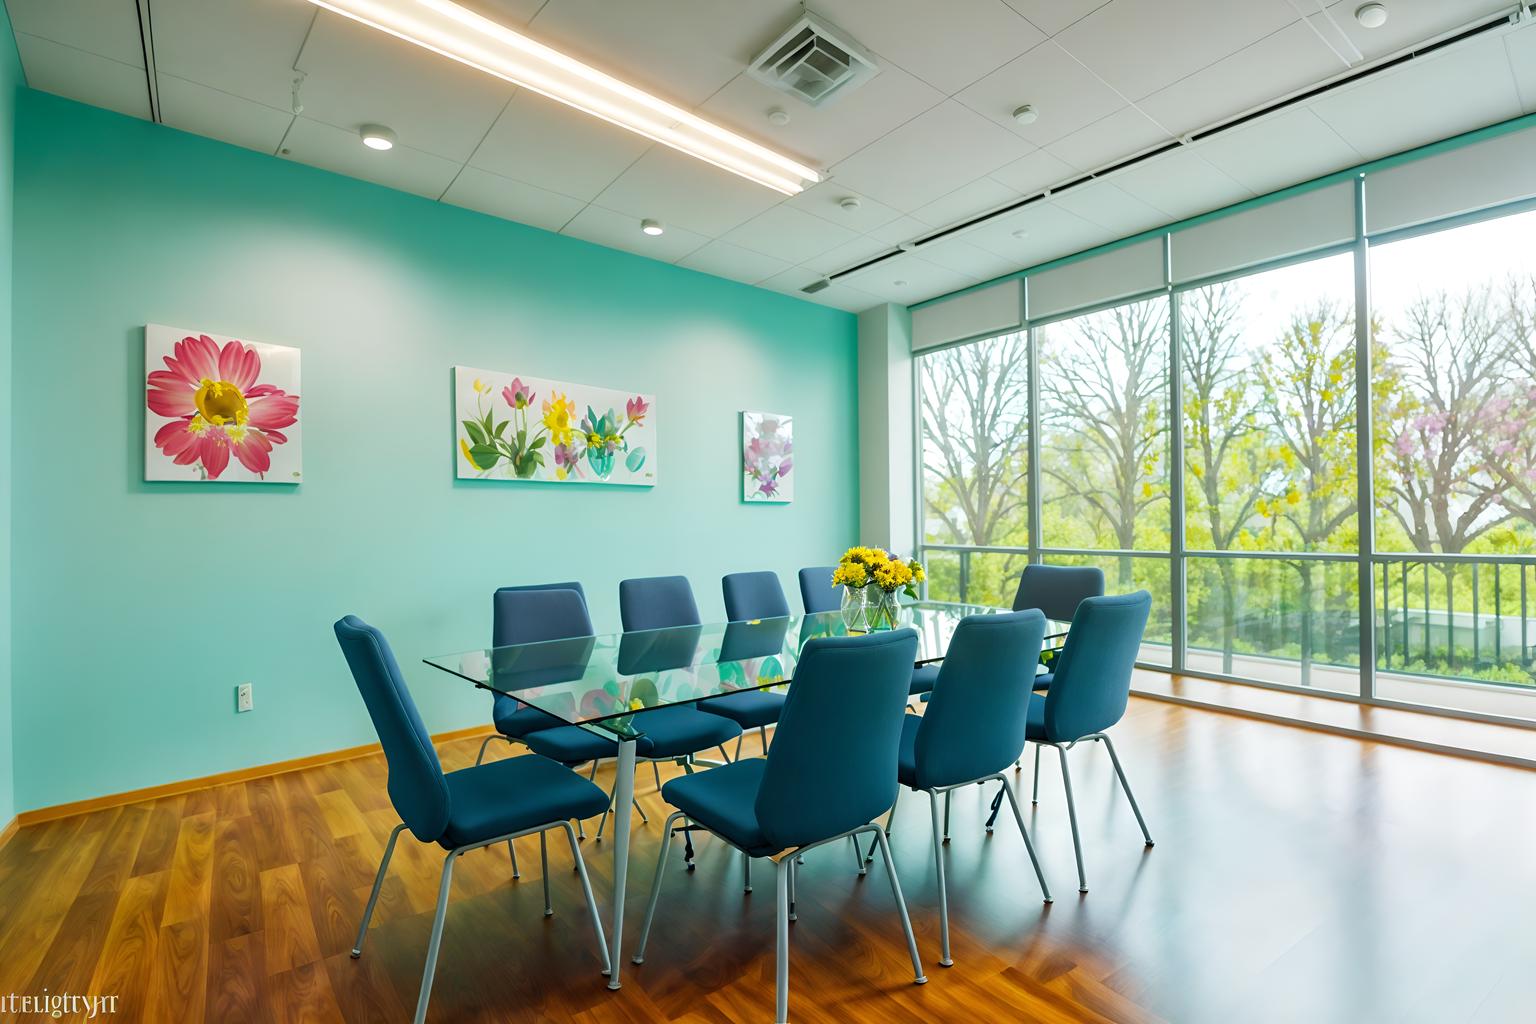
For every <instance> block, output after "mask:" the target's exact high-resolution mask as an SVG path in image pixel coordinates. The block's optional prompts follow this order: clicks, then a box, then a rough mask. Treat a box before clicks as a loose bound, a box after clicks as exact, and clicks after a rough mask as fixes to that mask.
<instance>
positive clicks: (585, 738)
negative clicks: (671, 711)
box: [523, 725, 645, 765]
mask: <svg viewBox="0 0 1536 1024" xmlns="http://www.w3.org/2000/svg"><path fill="white" fill-rule="evenodd" d="M523 742H524V743H526V744H527V745H528V749H529V750H531V751H533V752H534V753H535V754H542V755H544V756H545V757H547V758H549V759H550V760H551V761H559V762H560V763H561V764H565V765H571V764H581V763H583V762H585V761H596V760H599V759H600V758H604V757H617V756H618V754H619V743H618V741H617V740H615V739H612V738H611V737H608V736H599V735H598V734H597V733H594V732H591V731H589V730H587V729H583V728H582V727H581V726H579V725H559V726H556V727H555V728H553V729H538V730H536V731H534V732H531V733H528V734H527V735H525V736H524V737H523ZM644 746H645V744H644V742H643V741H642V742H640V743H636V744H635V753H636V754H638V755H640V756H642V757H643V756H644V752H643V750H642V748H643V747H644Z"/></svg>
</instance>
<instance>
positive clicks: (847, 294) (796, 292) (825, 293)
mask: <svg viewBox="0 0 1536 1024" xmlns="http://www.w3.org/2000/svg"><path fill="white" fill-rule="evenodd" d="M818 278H819V275H818V274H816V273H815V272H814V271H811V270H807V269H806V268H804V267H795V268H794V269H793V270H786V271H784V273H782V274H775V275H774V276H773V277H770V278H768V279H767V280H766V281H759V282H758V287H760V288H768V289H770V290H772V291H776V292H783V293H784V294H786V295H793V296H794V297H795V298H797V299H803V300H805V301H806V302H814V303H816V304H818V305H821V306H831V307H833V308H835V309H842V310H847V311H848V312H849V313H862V312H864V310H866V309H873V308H874V307H875V306H878V305H880V304H881V303H882V302H884V300H883V299H881V298H880V297H878V296H875V295H871V294H869V293H868V292H865V291H860V290H859V289H857V288H854V287H851V286H849V285H846V284H843V283H842V282H841V281H833V282H832V284H831V285H829V286H828V287H826V288H823V289H822V290H821V291H819V292H815V293H814V294H811V295H807V294H805V293H804V292H802V291H801V290H800V289H801V288H802V287H804V286H805V285H808V284H810V283H811V282H812V281H815V280H818Z"/></svg>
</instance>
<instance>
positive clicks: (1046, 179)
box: [991, 149, 1077, 196]
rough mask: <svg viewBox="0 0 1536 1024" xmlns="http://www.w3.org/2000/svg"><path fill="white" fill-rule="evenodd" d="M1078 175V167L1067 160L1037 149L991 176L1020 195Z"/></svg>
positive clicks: (1037, 190) (1046, 187) (1031, 192)
mask: <svg viewBox="0 0 1536 1024" xmlns="http://www.w3.org/2000/svg"><path fill="white" fill-rule="evenodd" d="M1076 175H1077V169H1076V168H1075V167H1073V166H1072V165H1071V164H1069V163H1067V162H1066V161H1065V160H1062V159H1060V158H1059V157H1056V156H1052V155H1051V154H1050V153H1047V152H1046V151H1045V150H1043V149H1041V150H1037V151H1036V152H1034V153H1031V154H1029V156H1026V157H1024V158H1023V159H1020V160H1015V161H1014V162H1013V163H1011V164H1006V165H1004V166H1002V167H999V168H998V169H997V170H995V171H993V172H992V174H991V177H992V178H994V179H995V180H997V181H1000V182H1002V183H1003V184H1004V185H1007V186H1008V187H1009V188H1011V189H1013V190H1014V191H1015V192H1017V193H1019V194H1020V195H1025V196H1027V195H1031V194H1033V193H1035V192H1040V191H1042V190H1044V189H1048V188H1050V187H1051V186H1052V185H1059V184H1061V183H1062V182H1064V181H1067V180H1069V179H1071V178H1073V177H1075V176H1076Z"/></svg>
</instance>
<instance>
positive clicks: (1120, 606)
mask: <svg viewBox="0 0 1536 1024" xmlns="http://www.w3.org/2000/svg"><path fill="white" fill-rule="evenodd" d="M1151 611H1152V595H1151V594H1149V593H1147V592H1146V591H1145V590H1138V591H1136V592H1135V593H1134V594H1115V595H1113V596H1110V597H1090V598H1087V599H1085V600H1084V601H1083V603H1082V604H1080V605H1078V606H1077V614H1076V615H1074V616H1072V629H1071V630H1070V631H1069V632H1068V633H1067V642H1066V645H1065V646H1064V647H1063V648H1062V650H1061V657H1060V658H1058V659H1057V660H1056V668H1055V675H1054V676H1053V677H1052V681H1051V688H1050V690H1049V691H1047V693H1046V698H1045V720H1044V724H1045V734H1046V738H1047V739H1049V740H1052V741H1055V742H1069V741H1071V740H1076V739H1081V738H1082V737H1084V736H1088V735H1091V734H1092V733H1096V732H1103V731H1104V730H1105V729H1108V728H1109V727H1110V726H1112V725H1114V724H1115V723H1116V722H1118V721H1120V717H1121V716H1122V715H1124V714H1125V705H1126V703H1127V702H1128V701H1129V700H1130V695H1131V670H1132V669H1133V668H1134V667H1135V665H1136V653H1137V651H1139V650H1140V649H1141V636H1142V633H1144V632H1145V631H1146V628H1147V616H1148V615H1149V614H1150V613H1151Z"/></svg>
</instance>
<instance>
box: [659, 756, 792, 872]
mask: <svg viewBox="0 0 1536 1024" xmlns="http://www.w3.org/2000/svg"><path fill="white" fill-rule="evenodd" d="M767 767H768V761H767V759H766V758H761V757H754V758H749V759H746V760H742V761H736V762H734V763H732V764H727V765H721V766H720V767H719V768H711V769H709V770H708V771H703V772H695V773H694V774H692V775H684V776H682V777H680V778H676V779H672V780H670V781H668V782H667V784H666V785H665V786H662V787H661V798H662V799H663V800H665V801H666V802H667V803H669V804H671V805H672V806H673V807H676V808H677V809H678V810H680V811H682V812H683V813H684V814H686V815H688V817H689V818H690V819H692V820H693V821H694V823H695V824H698V825H702V826H704V827H705V828H707V829H709V830H710V831H711V832H713V833H715V835H717V836H719V837H720V838H721V839H724V840H725V841H726V842H728V843H730V844H731V845H732V846H735V847H736V848H737V849H740V850H745V851H746V852H747V854H748V855H750V856H753V857H766V856H769V855H770V854H774V853H778V852H779V848H778V847H775V846H772V845H771V844H769V842H768V840H767V838H766V837H765V836H764V835H763V830H762V829H761V828H760V827H759V826H758V823H757V806H756V805H757V790H758V787H759V786H760V785H761V784H762V781H763V771H764V770H765V769H766V768H767Z"/></svg>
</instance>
